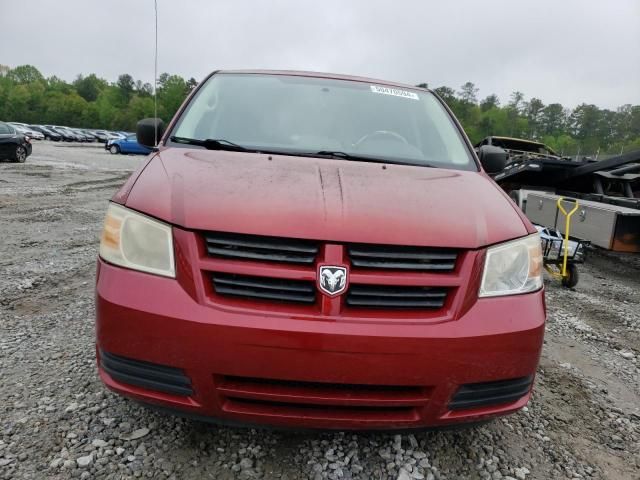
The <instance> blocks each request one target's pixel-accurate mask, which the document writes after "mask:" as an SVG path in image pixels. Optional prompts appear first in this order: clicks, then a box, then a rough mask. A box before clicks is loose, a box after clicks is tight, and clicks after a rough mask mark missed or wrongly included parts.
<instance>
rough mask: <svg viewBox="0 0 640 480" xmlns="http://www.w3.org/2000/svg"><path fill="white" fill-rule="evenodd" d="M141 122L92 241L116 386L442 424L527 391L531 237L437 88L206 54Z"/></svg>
mask: <svg viewBox="0 0 640 480" xmlns="http://www.w3.org/2000/svg"><path fill="white" fill-rule="evenodd" d="M156 139H157V140H158V141H157V142H156ZM138 141H139V142H140V143H142V144H144V145H148V146H153V147H155V148H154V152H153V153H151V154H150V155H149V156H148V158H147V159H146V161H145V162H144V164H143V165H142V166H141V167H140V168H139V169H138V171H136V172H135V173H134V174H133V175H132V176H131V177H130V178H129V180H128V181H127V182H126V183H125V184H124V186H123V187H122V188H121V189H120V191H119V192H117V193H116V194H115V195H114V197H113V198H112V200H111V203H110V204H109V206H108V209H107V215H106V220H105V224H104V231H103V234H102V238H101V243H100V257H99V259H98V268H97V284H96V335H97V341H96V350H97V357H98V367H99V373H100V377H101V379H102V381H103V382H104V383H105V384H106V385H107V387H109V388H110V389H112V390H114V391H115V392H117V393H119V394H121V395H124V396H126V397H130V398H132V399H135V400H139V401H142V402H145V403H148V404H151V405H154V406H156V407H160V408H163V409H169V410H171V411H173V412H175V413H179V414H182V415H187V416H192V417H195V418H201V419H210V420H215V421H216V422H220V423H234V424H235V423H240V424H254V425H260V424H263V425H275V426H287V427H300V428H307V427H312V428H330V429H397V428H403V429H406V428H421V427H434V426H446V425H454V424H460V423H465V422H477V421H481V420H486V419H489V418H492V417H496V416H499V415H504V414H508V413H512V412H515V411H517V410H518V409H520V408H522V407H523V406H524V405H525V404H526V403H527V402H528V400H529V397H530V395H531V388H532V384H533V380H534V376H535V373H536V366H537V365H538V361H539V357H540V351H541V348H542V342H543V334H544V324H545V303H544V292H543V282H542V258H541V252H540V240H539V237H538V235H537V233H536V230H535V229H534V228H533V226H532V225H531V224H530V223H529V221H528V220H527V219H526V218H525V217H524V216H523V214H522V213H521V212H520V210H519V209H518V208H517V207H516V206H515V205H514V204H513V202H511V200H510V199H509V198H508V197H507V196H506V195H505V194H504V193H503V192H502V191H501V190H500V188H499V187H498V186H497V185H496V184H495V183H494V182H493V181H492V180H491V179H490V178H489V176H488V175H487V174H486V173H485V172H487V171H488V172H491V171H496V170H499V169H501V168H503V167H504V164H505V161H506V155H505V153H504V151H502V150H501V149H499V148H497V147H492V146H484V147H481V148H480V150H479V152H478V155H476V153H475V152H474V150H473V149H472V146H471V145H470V143H469V140H468V139H467V137H466V136H465V134H464V132H463V130H462V128H461V127H460V125H459V123H458V122H457V121H456V119H455V118H454V117H453V115H452V113H451V111H450V110H449V109H448V108H447V106H446V105H445V104H444V103H443V102H442V100H440V98H438V97H437V96H436V95H435V94H434V93H433V92H431V91H429V90H426V89H421V88H416V87H412V86H408V85H401V84H396V83H391V82H386V81H380V80H372V79H368V78H354V77H347V76H340V75H333V74H317V73H305V72H283V71H219V72H214V73H213V74H211V75H210V76H209V77H207V78H206V79H205V80H204V81H203V82H202V83H201V84H200V85H199V86H198V88H197V89H195V91H194V92H193V93H192V94H191V95H190V96H189V98H188V99H187V100H186V101H185V103H184V105H183V106H182V107H181V109H180V110H179V111H178V113H177V114H176V116H175V118H174V119H173V120H172V122H171V123H170V124H169V125H168V127H167V128H166V129H165V128H164V126H163V124H162V123H161V122H160V121H159V120H157V119H147V120H143V121H141V122H140V123H139V125H138ZM156 144H157V147H156ZM481 165H482V166H481ZM483 167H484V169H483Z"/></svg>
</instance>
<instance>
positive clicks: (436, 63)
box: [0, 0, 640, 108]
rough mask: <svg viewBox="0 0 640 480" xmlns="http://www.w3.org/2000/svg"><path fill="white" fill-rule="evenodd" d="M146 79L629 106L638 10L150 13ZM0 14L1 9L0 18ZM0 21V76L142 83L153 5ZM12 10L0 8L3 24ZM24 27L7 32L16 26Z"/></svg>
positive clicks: (535, 7)
mask: <svg viewBox="0 0 640 480" xmlns="http://www.w3.org/2000/svg"><path fill="white" fill-rule="evenodd" d="M157 3H158V37H159V38H158V49H159V52H158V70H159V73H161V72H169V73H175V74H179V75H182V76H183V77H185V78H188V77H195V78H196V80H201V79H202V78H203V77H204V76H205V75H207V74H208V73H209V72H211V71H213V70H218V69H236V68H267V69H293V70H313V71H323V72H333V73H345V74H352V75H361V76H369V77H374V78H380V79H385V80H393V81H398V82H403V83H409V84H417V83H423V82H425V83H427V84H428V85H429V86H430V87H434V88H435V87H438V86H441V85H446V86H449V87H451V88H454V89H455V90H459V89H460V86H461V85H462V84H463V83H465V82H467V81H471V82H473V83H475V84H476V86H477V87H478V88H479V94H478V97H479V98H483V97H485V96H487V95H489V94H491V93H496V94H497V95H498V96H499V97H500V99H501V101H502V102H503V103H506V102H507V101H508V98H509V95H510V93H511V92H513V91H515V90H519V91H521V92H524V94H525V98H526V99H529V98H531V97H537V98H540V99H541V100H542V101H543V102H544V103H546V104H548V103H554V102H559V103H562V104H563V105H565V106H567V107H574V106H576V105H578V104H580V103H583V102H584V103H593V104H596V105H598V106H600V107H602V108H615V107H617V106H619V105H623V104H626V103H632V104H640V0H608V1H606V2H605V1H588V0H482V1H480V0H477V1H476V0H444V1H442V0H386V1H379V0H315V1H308V0H288V1H285V0H157ZM3 4H4V6H3ZM18 4H19V7H18V10H19V11H15V12H14V13H13V14H11V15H0V64H4V65H9V66H11V67H15V66H17V65H23V64H31V65H34V66H36V67H37V68H38V69H39V70H40V71H41V72H42V73H43V74H44V75H45V76H50V75H56V76H58V77H60V78H63V79H65V80H68V81H71V80H73V79H74V78H75V77H76V76H77V75H78V74H79V73H82V74H85V75H86V74H89V73H96V74H97V75H98V76H100V77H103V78H106V79H107V80H109V81H115V80H116V79H117V77H118V75H119V74H121V73H129V74H131V75H132V76H133V77H134V79H136V80H138V79H139V80H142V81H143V82H149V83H153V75H154V1H153V0H57V1H51V0H29V1H25V2H22V1H21V2H18ZM9 5H11V6H13V7H16V5H17V4H16V2H15V0H0V11H4V12H7V11H8V9H9V8H10V7H9ZM18 17H19V18H22V19H23V20H24V21H17V18H18Z"/></svg>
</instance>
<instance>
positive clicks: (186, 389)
mask: <svg viewBox="0 0 640 480" xmlns="http://www.w3.org/2000/svg"><path fill="white" fill-rule="evenodd" d="M100 364H101V366H102V369H103V370H104V371H105V372H107V373H108V374H109V376H111V378H113V379H114V380H116V381H118V382H121V383H126V384H128V385H133V386H136V387H141V388H146V389H149V390H156V391H158V392H164V393H170V394H172V395H179V396H185V397H186V396H189V395H193V389H192V388H191V379H190V378H189V377H188V376H186V375H185V373H184V372H183V371H182V370H181V369H179V368H174V367H167V366H165V365H159V364H157V363H150V362H143V361H141V360H134V359H131V358H126V357H121V356H119V355H114V354H112V353H109V352H104V351H101V352H100Z"/></svg>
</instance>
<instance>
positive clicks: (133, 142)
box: [108, 134, 151, 155]
mask: <svg viewBox="0 0 640 480" xmlns="http://www.w3.org/2000/svg"><path fill="white" fill-rule="evenodd" d="M108 150H109V152H111V153H113V154H117V153H133V154H139V155H147V154H148V153H151V149H150V148H149V147H145V146H144V145H140V144H139V143H138V140H137V139H136V136H135V134H133V135H129V136H127V137H125V138H121V139H117V140H111V141H110V142H109V146H108Z"/></svg>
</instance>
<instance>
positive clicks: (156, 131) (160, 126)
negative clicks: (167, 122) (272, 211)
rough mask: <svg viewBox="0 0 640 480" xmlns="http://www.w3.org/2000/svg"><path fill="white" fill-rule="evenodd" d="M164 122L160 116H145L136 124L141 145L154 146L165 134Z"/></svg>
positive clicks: (137, 136)
mask: <svg viewBox="0 0 640 480" xmlns="http://www.w3.org/2000/svg"><path fill="white" fill-rule="evenodd" d="M164 129H165V126H164V122H163V121H162V120H161V119H159V118H144V119H142V120H140V121H139V122H138V124H137V125H136V138H137V140H138V143H139V144H140V145H144V146H145V147H149V148H154V147H155V146H156V145H157V144H158V142H159V141H160V139H161V138H162V136H163V135H164Z"/></svg>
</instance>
